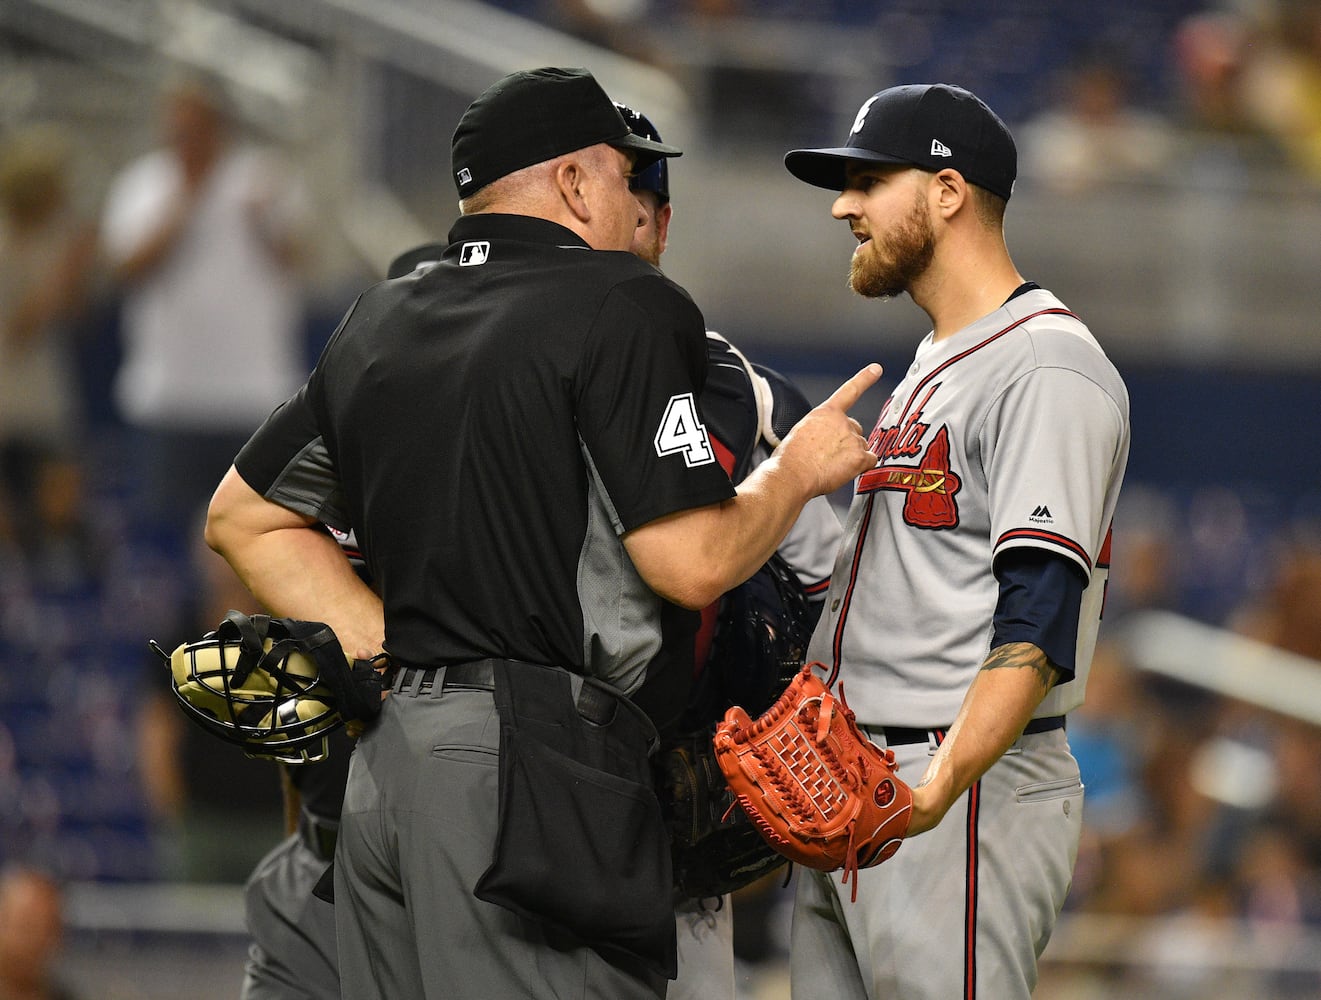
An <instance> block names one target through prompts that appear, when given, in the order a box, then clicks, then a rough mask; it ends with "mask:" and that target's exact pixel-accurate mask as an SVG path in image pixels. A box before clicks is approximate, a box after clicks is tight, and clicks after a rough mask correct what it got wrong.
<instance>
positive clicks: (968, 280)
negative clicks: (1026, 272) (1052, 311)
mask: <svg viewBox="0 0 1321 1000" xmlns="http://www.w3.org/2000/svg"><path fill="white" fill-rule="evenodd" d="M1022 283H1023V276H1022V275H1021V274H1019V273H1018V269H1017V268H1015V267H1014V263H1013V261H1012V260H1010V259H1009V255H1008V254H1007V253H991V254H986V253H984V252H981V253H978V254H977V255H972V254H949V255H945V256H944V258H943V259H942V258H941V257H938V258H937V259H936V260H934V261H932V266H931V268H929V269H928V271H927V273H926V274H924V275H923V276H922V278H921V279H920V280H919V281H918V282H916V283H915V284H914V286H913V288H912V289H911V291H910V294H911V295H912V298H913V301H914V302H915V303H916V304H917V305H919V306H921V307H922V309H923V310H924V311H925V312H926V314H927V315H928V316H929V317H931V324H932V330H933V335H932V339H933V340H935V341H940V340H945V339H946V338H948V337H952V336H953V335H954V334H956V333H958V332H959V331H960V330H962V329H963V328H964V327H966V326H968V325H969V324H970V323H974V322H976V321H977V320H979V319H981V318H982V317H983V316H987V315H989V314H990V313H993V312H995V310H997V309H999V308H1000V307H1001V306H1002V305H1004V303H1005V300H1006V299H1008V298H1009V296H1010V295H1012V294H1013V293H1014V289H1016V288H1018V286H1019V285H1021V284H1022Z"/></svg>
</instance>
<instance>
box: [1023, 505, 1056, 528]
mask: <svg viewBox="0 0 1321 1000" xmlns="http://www.w3.org/2000/svg"><path fill="white" fill-rule="evenodd" d="M1027 519H1028V520H1029V521H1031V522H1033V523H1034V524H1054V523H1055V518H1054V517H1052V516H1051V513H1050V508H1049V507H1047V506H1046V505H1045V504H1044V503H1043V504H1041V505H1040V506H1038V507H1035V508H1033V510H1032V513H1031V514H1029V515H1028V516H1027Z"/></svg>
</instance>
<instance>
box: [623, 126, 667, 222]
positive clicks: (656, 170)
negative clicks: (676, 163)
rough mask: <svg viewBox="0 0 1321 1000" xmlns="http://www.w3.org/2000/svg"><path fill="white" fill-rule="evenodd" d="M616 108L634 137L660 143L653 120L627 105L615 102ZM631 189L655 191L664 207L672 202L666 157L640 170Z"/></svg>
mask: <svg viewBox="0 0 1321 1000" xmlns="http://www.w3.org/2000/svg"><path fill="white" fill-rule="evenodd" d="M615 107H617V108H618V109H619V113H620V114H621V115H623V116H624V121H625V122H627V123H628V127H629V128H630V129H631V130H632V131H633V134H634V135H640V136H642V138H644V139H651V140H653V141H654V142H660V141H661V137H660V133H659V132H657V131H656V126H655V125H653V124H651V119H649V118H648V117H647V116H646V115H644V114H643V113H642V112H640V111H634V110H633V109H632V108H630V107H628V105H626V104H620V103H619V102H618V101H616V102H615ZM628 186H629V189H630V190H632V191H655V192H656V194H658V195H660V200H661V204H662V205H664V204H665V203H666V202H667V201H669V200H670V166H669V164H668V163H666V162H665V157H661V158H660V159H659V160H657V161H656V162H655V163H653V164H651V166H649V167H647V168H646V169H644V170H639V171H638V172H637V173H636V174H634V175H633V179H632V180H631V181H630V182H629V185H628Z"/></svg>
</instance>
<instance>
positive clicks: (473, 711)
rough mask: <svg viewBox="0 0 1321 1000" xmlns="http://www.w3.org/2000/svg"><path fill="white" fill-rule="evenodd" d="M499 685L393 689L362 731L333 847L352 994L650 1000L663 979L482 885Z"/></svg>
mask: <svg viewBox="0 0 1321 1000" xmlns="http://www.w3.org/2000/svg"><path fill="white" fill-rule="evenodd" d="M499 750H500V720H499V717H498V715H497V712H496V708H495V702H494V698H493V694H492V692H491V691H489V690H481V689H473V688H465V687H445V686H444V685H443V684H436V685H435V686H434V687H432V688H430V689H429V690H427V691H425V692H419V690H418V689H417V688H416V687H414V688H413V689H404V688H400V687H397V688H396V690H395V691H394V692H393V693H392V694H391V695H390V696H389V697H388V698H386V699H385V703H384V705H383V708H382V712H381V716H380V718H379V719H378V720H377V721H376V723H375V724H374V725H373V726H372V728H371V729H370V730H369V731H368V732H367V733H366V734H365V735H364V736H363V737H362V738H361V739H360V740H359V742H358V746H357V749H356V750H355V752H354V754H353V757H352V760H351V763H350V766H349V780H348V788H347V791H346V794H345V799H344V809H343V812H342V814H341V817H340V830H339V840H338V844H337V847H336V851H335V906H334V910H335V921H336V928H337V932H338V941H339V959H340V978H341V983H342V989H343V995H344V996H345V997H352V998H354V1000H403V998H408V1000H442V998H443V1000H493V998H504V997H531V998H538V997H545V998H555V1000H569V998H573V1000H578V998H581V1000H654V998H657V997H663V996H664V995H665V991H664V985H663V984H661V985H660V987H659V992H658V991H657V987H656V985H655V984H654V983H648V982H644V981H643V980H642V979H639V978H637V977H636V976H634V975H632V974H630V973H628V972H626V971H623V970H621V969H620V968H617V967H616V966H614V965H611V964H610V963H609V962H607V961H606V960H605V959H603V958H602V957H601V956H600V955H599V954H598V953H597V952H596V951H594V950H593V949H591V948H588V947H584V946H582V945H580V944H578V943H576V942H574V941H571V940H567V939H565V938H564V937H563V936H560V935H557V934H556V933H555V932H554V931H553V930H551V929H548V928H547V927H545V926H544V925H542V924H540V923H538V922H536V921H531V920H526V919H523V918H521V917H519V916H517V915H515V914H514V913H512V912H510V911H508V910H505V909H504V908H502V907H499V906H496V905H494V904H491V903H486V902H483V901H481V900H479V899H477V898H476V897H475V896H474V895H473V888H474V886H475V885H476V884H477V880H478V879H479V878H480V877H481V875H482V873H483V872H485V870H486V868H487V867H488V866H489V865H490V863H491V858H492V851H493V848H494V845H495V842H496V823H497V817H498V808H499V806H498V803H499V798H498V791H499V781H498V777H499V773H498V772H499V767H498V765H499Z"/></svg>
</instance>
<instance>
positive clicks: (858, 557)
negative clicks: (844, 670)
mask: <svg viewBox="0 0 1321 1000" xmlns="http://www.w3.org/2000/svg"><path fill="white" fill-rule="evenodd" d="M875 503H876V496H875V494H873V495H872V496H869V497H868V498H867V509H866V511H864V512H863V515H862V523H861V524H859V525H858V547H857V549H855V550H854V553H853V565H852V566H851V567H849V583H848V586H847V587H845V588H844V597H843V606H842V607H841V608H840V611H839V621H838V622H837V623H836V624H835V638H834V641H832V642H831V644H830V659H831V663H830V679H829V680H827V681H826V686H827V687H830V686H831V685H833V684H834V683H835V679H836V678H837V677H839V665H840V659H841V653H840V647H841V646H842V644H843V642H844V619H846V618H847V617H848V616H849V605H850V604H852V603H853V588H854V587H856V586H857V585H858V567H859V566H860V565H861V564H862V550H863V548H864V547H865V546H866V544H867V534H868V531H867V529H868V528H869V527H870V526H871V515H872V508H873V506H874V505H875Z"/></svg>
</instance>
